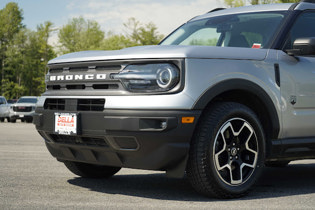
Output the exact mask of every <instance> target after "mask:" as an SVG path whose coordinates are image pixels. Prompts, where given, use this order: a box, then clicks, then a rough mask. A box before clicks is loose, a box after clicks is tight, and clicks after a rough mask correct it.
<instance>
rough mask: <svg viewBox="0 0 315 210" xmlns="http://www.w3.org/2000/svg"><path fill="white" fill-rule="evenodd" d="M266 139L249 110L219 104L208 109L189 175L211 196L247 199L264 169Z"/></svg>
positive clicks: (193, 149)
mask: <svg viewBox="0 0 315 210" xmlns="http://www.w3.org/2000/svg"><path fill="white" fill-rule="evenodd" d="M264 158H265V138H264V132H263V128H262V126H261V123H260V121H259V120H258V118H257V116H256V114H255V113H254V112H253V111H252V110H251V109H249V108H248V107H246V106H244V105H242V104H238V103H233V102H222V103H217V104H215V105H213V106H212V107H210V108H209V109H207V110H205V112H204V114H203V115H202V117H201V119H200V122H199V124H198V126H197V128H196V131H195V134H194V137H193V139H192V142H191V148H190V151H189V159H188V163H187V176H188V178H189V180H190V182H191V184H192V186H193V187H194V188H195V189H196V191H197V192H199V193H201V194H203V195H206V196H208V197H217V198H236V197H241V196H244V195H246V194H247V193H248V191H249V190H250V188H251V187H252V186H253V185H254V183H255V181H256V180H257V178H258V177H259V175H260V173H261V170H262V168H263V166H264Z"/></svg>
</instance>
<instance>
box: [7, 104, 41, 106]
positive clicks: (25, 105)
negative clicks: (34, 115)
mask: <svg viewBox="0 0 315 210" xmlns="http://www.w3.org/2000/svg"><path fill="white" fill-rule="evenodd" d="M35 105H36V104H34V103H15V104H11V106H35Z"/></svg>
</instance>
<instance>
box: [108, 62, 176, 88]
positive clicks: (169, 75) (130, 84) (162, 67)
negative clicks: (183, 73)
mask: <svg viewBox="0 0 315 210" xmlns="http://www.w3.org/2000/svg"><path fill="white" fill-rule="evenodd" d="M111 77H112V78H113V79H119V80H120V81H121V82H122V84H123V85H124V86H125V88H126V89H127V90H129V91H131V92H165V91H168V90H171V89H173V88H174V87H175V86H176V85H177V84H178V83H179V69H178V68H177V66H175V65H174V64H170V63H159V64H142V65H128V66H126V67H125V68H124V69H123V70H122V71H121V72H119V73H118V74H112V75H111Z"/></svg>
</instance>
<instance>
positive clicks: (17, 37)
mask: <svg viewBox="0 0 315 210" xmlns="http://www.w3.org/2000/svg"><path fill="white" fill-rule="evenodd" d="M223 1H224V4H225V5H226V6H227V7H237V6H244V5H247V4H252V5H254V4H267V3H289V2H297V1H298V0H223ZM124 28H125V31H126V32H125V34H115V33H113V32H110V31H107V32H105V31H102V30H101V27H100V25H99V23H98V22H96V21H94V20H86V19H84V18H83V17H79V18H73V19H71V20H69V22H68V23H67V24H65V25H64V26H62V27H61V28H59V29H55V28H54V25H53V23H52V22H50V21H47V22H44V23H42V24H39V25H38V26H37V28H36V30H30V29H28V28H27V27H26V26H25V25H24V24H23V11H22V9H21V8H19V6H18V4H17V3H14V2H10V3H8V4H7V5H6V6H5V8H3V9H1V10H0V72H1V74H0V92H1V95H3V96H5V97H6V98H19V97H20V96H23V95H34V96H39V95H41V94H42V93H43V92H44V91H45V81H44V80H45V79H44V78H45V75H46V73H47V70H48V69H47V62H48V61H49V60H50V59H52V58H54V57H56V56H57V55H61V54H65V53H70V52H76V51H83V50H118V49H122V48H126V47H132V46H138V45H154V44H158V43H159V42H160V40H161V39H162V38H163V35H161V34H160V33H159V32H158V30H157V27H156V26H155V24H153V23H151V22H150V23H148V24H142V23H140V22H139V21H137V20H136V19H135V18H130V19H129V20H128V21H127V22H126V23H124ZM55 30H57V31H55ZM53 32H54V33H58V43H57V46H51V45H50V44H49V42H48V39H49V38H50V37H51V35H52V33H53Z"/></svg>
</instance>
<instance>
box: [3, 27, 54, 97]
mask: <svg viewBox="0 0 315 210" xmlns="http://www.w3.org/2000/svg"><path fill="white" fill-rule="evenodd" d="M51 28H52V23H51V22H45V23H44V24H40V25H39V26H38V27H37V31H31V30H28V29H22V30H20V31H19V33H17V34H16V35H15V36H14V37H13V39H12V40H11V41H10V42H9V43H8V49H7V51H6V52H5V56H6V62H5V67H4V71H5V77H4V80H3V94H4V96H6V97H8V98H19V97H20V96H22V95H40V94H41V93H43V92H44V90H45V84H44V78H45V74H46V73H47V67H46V66H47V62H48V60H50V59H52V58H53V57H55V53H54V51H53V48H52V46H50V45H49V44H48V38H49V36H50V33H51V31H52V29H51Z"/></svg>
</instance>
